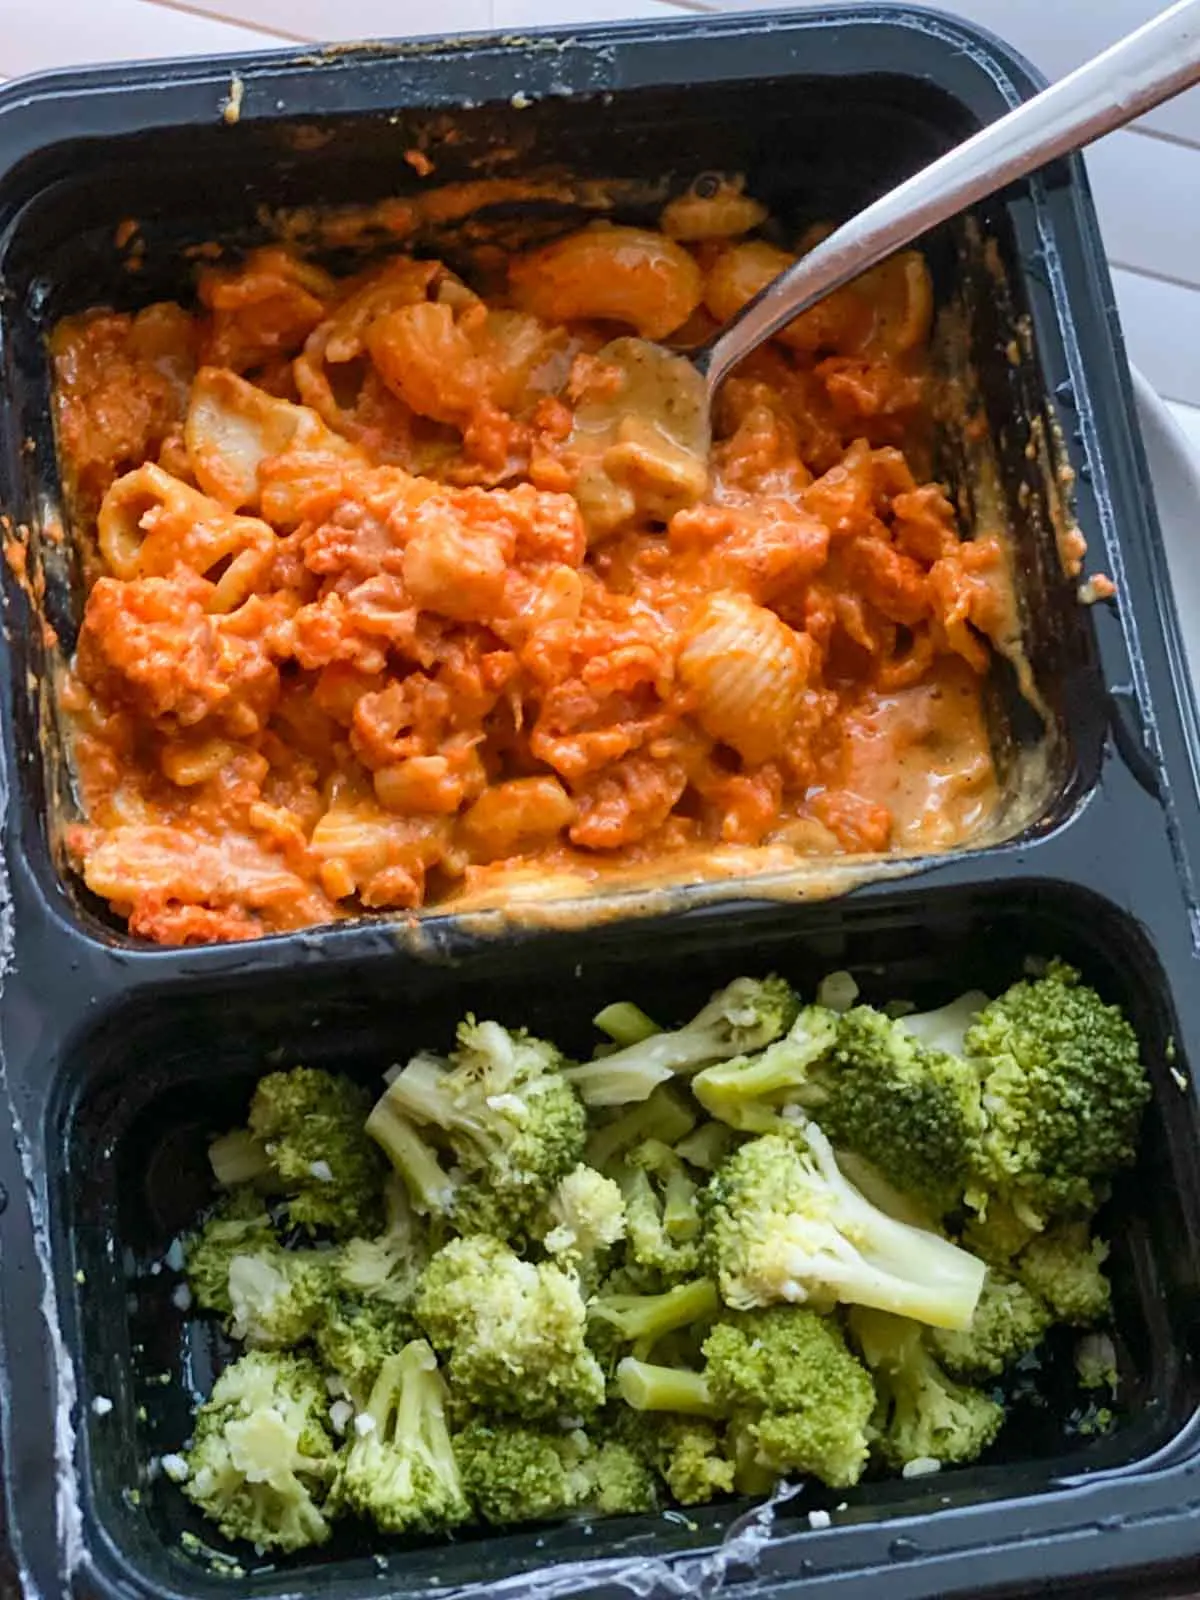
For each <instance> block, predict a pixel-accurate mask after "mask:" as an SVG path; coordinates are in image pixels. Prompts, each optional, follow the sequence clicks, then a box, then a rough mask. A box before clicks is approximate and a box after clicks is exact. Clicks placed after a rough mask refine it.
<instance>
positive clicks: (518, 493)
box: [51, 188, 1012, 944]
mask: <svg viewBox="0 0 1200 1600" xmlns="http://www.w3.org/2000/svg"><path fill="white" fill-rule="evenodd" d="M765 223H766V214H765V210H764V208H763V207H762V206H761V205H759V204H758V202H757V201H755V200H754V199H752V198H751V197H749V196H745V195H743V194H742V193H741V192H740V189H738V188H734V189H731V190H730V191H728V192H723V193H722V194H720V195H719V196H717V197H716V198H715V199H714V198H713V197H708V198H704V197H700V198H696V197H689V196H683V197H679V198H677V199H675V200H673V201H672V202H671V204H670V205H669V206H668V208H667V211H666V213H665V214H664V219H663V228H662V230H659V231H656V230H654V229H650V228H643V227H638V228H633V227H625V226H618V225H615V224H610V223H596V224H592V225H590V226H589V227H587V228H584V229H581V230H578V231H577V232H575V233H571V234H567V235H565V236H563V237H560V238H557V239H553V240H551V241H550V242H548V243H545V242H543V243H539V244H537V245H536V246H533V247H531V248H529V249H526V250H518V251H514V252H511V253H510V254H509V255H508V256H507V257H503V256H502V254H501V252H500V251H499V249H498V248H497V249H495V250H493V251H492V253H491V258H490V266H489V269H488V271H487V272H486V274H484V276H483V277H481V279H480V281H479V282H478V283H475V282H472V283H468V282H466V281H464V280H463V279H462V278H460V277H459V276H458V275H457V274H456V273H454V272H453V271H451V270H450V269H449V268H448V267H446V266H445V265H443V264H442V263H440V262H438V261H436V260H430V259H416V258H415V257H412V256H410V255H407V254H403V253H395V254H393V255H392V256H391V257H390V258H389V259H387V260H385V261H384V262H383V263H382V264H377V265H373V266H371V267H370V268H368V269H366V270H364V271H362V272H361V273H359V274H357V275H355V276H351V277H343V278H337V277H334V276H331V275H330V274H329V273H327V272H325V271H324V270H322V269H321V268H320V267H318V266H316V265H314V264H312V263H311V262H309V261H307V260H305V259H304V258H303V256H301V255H300V254H298V253H296V252H295V251H294V250H292V249H290V248H284V247H281V246H278V247H277V246H272V247H270V248H265V249H260V250H257V251H253V252H251V253H250V254H248V255H246V256H245V257H244V258H242V259H240V260H237V261H231V262H224V261H220V262H218V263H217V264H216V265H207V266H205V267H204V268H203V269H202V270H201V271H200V273H199V275H198V279H197V283H196V293H195V299H194V302H193V304H192V305H191V306H189V307H185V306H181V305H175V304H170V305H166V304H164V305H156V306H151V307H149V308H147V309H146V310H143V311H141V312H139V313H138V314H136V315H132V314H125V313H118V312H114V311H111V310H107V309H97V310H94V311H90V312H86V313H83V314H81V315H78V316H74V317H71V318H68V319H66V320H65V321H63V322H62V323H60V324H59V326H58V327H57V329H56V330H55V333H54V335H53V338H52V341H51V354H52V359H53V363H54V372H55V380H56V383H55V411H56V424H57V430H58V440H59V448H60V455H61V458H62V463H63V469H64V478H65V481H66V485H67V489H68V493H69V503H70V509H71V515H72V519H73V523H74V531H75V534H76V537H77V538H79V539H80V540H81V541H82V542H83V546H84V551H85V557H86V559H85V563H84V565H85V568H86V570H87V573H88V579H89V587H88V593H87V598H86V604H85V609H84V614H83V618H82V624H81V627H80V632H79V640H78V648H77V652H76V656H75V659H74V661H73V663H72V666H71V670H70V672H69V674H68V676H67V679H66V681H65V685H64V688H63V704H64V707H65V711H66V715H67V718H68V722H69V726H70V729H71V739H72V753H73V761H74V770H75V774H76V780H77V792H78V795H79V800H80V805H81V812H82V817H81V820H79V821H77V822H75V823H74V824H72V825H71V827H70V828H69V830H68V840H67V842H68V846H69V850H70V852H71V855H72V858H73V860H74V862H75V863H76V865H77V867H78V870H79V871H80V872H81V874H82V876H83V878H84V880H85V882H86V884H87V885H88V887H89V888H90V889H91V890H92V891H93V892H94V893H95V894H96V895H98V896H100V897H101V898H102V899H104V900H105V901H107V902H108V903H109V904H110V906H111V907H112V909H113V911H114V912H115V913H116V914H117V916H119V917H120V918H122V919H124V920H125V921H126V922H127V924H128V926H129V928H130V929H131V930H132V931H133V932H134V933H135V934H138V935H141V936H144V937H146V938H149V939H151V940H156V941H159V942H162V943H169V944H181V943H192V942H204V941H210V940H227V939H242V938H251V937H254V936H257V935H260V934H263V933H272V932H283V931H289V930H293V929H296V928H301V927H307V926H312V925H315V924H321V923H324V922H331V921H335V920H337V919H339V918H343V917H346V916H350V915H356V914H361V913H363V912H364V911H391V912H403V913H409V912H412V911H414V910H416V909H418V908H422V907H426V906H430V905H446V906H448V907H453V906H462V907H472V906H478V905H486V904H503V903H505V902H506V901H509V900H511V901H513V902H517V901H520V900H528V899H530V898H531V897H533V898H536V897H537V896H538V894H539V893H544V894H546V895H551V894H554V893H558V892H565V891H566V890H567V889H574V890H578V889H580V888H586V887H588V886H594V887H604V886H605V885H606V884H636V885H645V884H648V883H651V882H663V881H681V880H686V879H694V878H704V877H707V876H717V875H730V874H735V873H741V872H753V871H754V870H756V869H757V868H760V867H766V866H770V867H778V866H780V865H781V864H786V863H787V862H788V861H795V860H796V859H797V858H798V857H799V856H802V855H803V856H813V855H816V856H830V855H845V854H855V853H862V852H879V851H889V850H901V851H904V850H908V851H911V850H922V849H945V848H949V847H952V846H954V845H956V844H958V843H960V842H962V841H963V840H964V839H966V838H968V837H969V836H970V835H971V834H972V832H973V831H974V830H976V829H978V828H979V827H980V826H981V825H982V824H984V823H985V822H986V820H987V818H988V816H989V814H990V812H991V810H992V809H993V807H994V805H995V798H996V791H995V775H994V771H993V767H992V762H991V756H990V752H989V745H988V739H987V734H986V730H985V726H984V718H983V713H982V702H981V693H980V684H981V680H982V677H983V675H984V674H985V673H986V671H987V669H988V665H989V661H990V648H991V642H992V641H996V640H999V639H1000V638H1001V637H1002V636H1003V637H1007V636H1008V634H1009V632H1010V631H1011V626H1012V602H1011V596H1010V588H1009V579H1008V569H1007V562H1006V557H1005V552H1004V549H1003V548H1002V546H1001V544H1000V542H999V541H998V540H996V539H994V538H984V537H978V538H975V539H973V540H966V539H964V538H963V537H962V534H961V530H960V529H959V528H958V526H957V525H956V520H955V513H954V510H953V508H952V506H951V504H950V501H949V500H948V499H947V497H946V494H945V492H944V491H943V489H942V487H940V486H939V485H937V484H936V483H932V482H930V481H928V480H927V477H926V470H925V469H924V468H923V466H922V462H923V460H924V450H925V446H924V441H925V439H926V432H927V419H928V408H929V393H928V389H929V385H930V381H931V380H930V379H929V377H928V375H927V371H926V347H927V343H928V338H929V329H930V322H931V308H932V296H931V290H930V285H929V279H928V274H927V272H926V270H925V266H924V263H923V261H922V260H921V258H920V257H919V256H917V255H914V254H911V253H909V254H905V255H902V256H900V257H897V258H896V259H895V260H893V261H891V262H888V263H886V264H885V265H884V266H883V267H880V268H877V269H876V271H875V272H873V273H871V274H869V275H868V276H867V277H866V278H864V279H863V280H861V281H860V282H859V283H857V284H854V285H851V286H850V287H849V288H847V289H845V290H842V291H840V293H839V294H838V295H835V296H833V297H832V298H831V299H830V300H829V301H828V302H826V303H825V304H824V305H822V306H818V307H817V308H815V309H814V310H813V311H810V312H808V313H806V314H805V316H804V317H802V318H799V319H797V321H796V322H795V323H793V324H792V326H791V327H789V328H787V329H785V330H784V331H783V332H782V334H781V335H780V336H779V338H778V339H777V340H776V341H774V342H773V343H772V344H771V345H769V346H768V347H766V348H764V349H763V350H761V351H759V352H757V353H756V354H755V355H754V356H753V357H751V358H750V359H749V360H748V361H747V362H746V363H745V364H744V366H743V367H742V368H741V369H740V370H739V371H738V372H737V373H736V374H735V375H734V376H733V377H732V378H730V379H729V380H728V381H727V382H726V384H725V386H724V388H723V390H722V392H721V394H720V396H719V399H718V405H717V410H716V415H715V417H714V443H713V447H712V451H711V458H710V460H709V463H708V475H707V477H708V481H707V486H706V487H705V488H704V491H703V493H702V494H699V498H697V495H698V493H699V488H700V485H699V483H698V482H697V481H695V480H694V475H693V479H691V480H689V479H688V477H687V473H686V470H685V469H686V463H684V464H683V465H682V466H681V464H680V462H678V461H675V460H673V459H667V458H666V457H664V456H663V455H662V453H661V451H660V452H659V454H658V455H656V454H655V451H656V448H657V446H656V445H655V439H656V438H661V434H660V433H659V432H656V422H655V418H654V416H653V415H642V414H641V413H640V411H639V410H638V408H637V406H636V405H635V406H634V407H633V408H632V410H631V414H630V416H629V418H628V419H627V425H625V423H624V422H623V424H622V432H621V439H620V442H619V445H617V446H614V450H616V451H617V452H618V453H619V456H620V459H619V461H617V460H616V457H615V456H614V458H613V461H609V460H607V458H606V467H607V468H610V469H611V470H612V476H613V478H614V480H616V481H618V483H619V493H617V494H615V496H613V497H612V498H611V501H610V503H608V504H607V505H606V507H605V513H604V519H603V520H597V519H595V518H592V519H588V520H585V515H584V512H583V511H582V510H581V505H583V506H584V507H586V505H587V503H588V501H587V492H588V491H587V481H586V480H587V473H588V470H589V466H588V462H587V458H586V455H585V454H584V453H582V452H581V450H580V448H579V440H580V437H581V435H580V432H579V429H578V428H577V427H576V420H577V416H578V417H579V418H581V419H582V418H586V416H587V415H589V412H588V407H589V406H594V405H595V403H596V397H597V396H598V395H599V396H601V397H603V395H604V394H605V392H606V385H608V386H609V387H610V390H611V384H612V382H613V381H614V380H613V376H612V371H611V370H610V369H608V368H606V365H605V361H604V359H603V356H602V355H601V352H602V350H603V347H604V346H605V344H606V343H607V342H608V341H609V340H611V339H613V338H614V337H619V336H623V335H639V336H648V337H652V338H655V339H659V340H664V341H666V342H668V343H672V342H674V343H677V344H679V345H686V344H688V343H690V342H694V341H695V340H697V339H700V338H703V337H704V336H705V335H706V334H707V332H709V331H710V330H711V328H712V327H713V326H714V318H720V317H725V316H728V315H729V314H730V313H731V312H732V311H734V310H736V309H737V307H738V306H739V305H741V304H742V303H744V301H745V300H746V299H747V298H749V297H750V296H751V295H753V294H754V293H756V292H757V290H758V289H759V288H761V286H762V284H763V283H764V282H765V281H766V280H767V279H768V278H769V277H770V276H771V275H772V274H773V273H774V272H776V271H778V270H779V269H780V267H781V266H783V265H786V263H787V261H789V260H790V259H793V256H794V253H795V251H791V252H789V251H786V250H783V249H781V248H780V247H779V246H778V244H777V243H774V242H768V240H767V239H766V238H764V237H762V236H760V234H759V230H760V228H761V227H762V226H763V225H764V224H765ZM771 237H772V239H773V240H778V238H779V237H780V236H779V234H778V232H776V231H772V234H771ZM794 243H795V249H796V250H799V249H802V248H804V246H805V241H804V240H797V241H795V242H794ZM580 427H582V423H581V424H580ZM614 461H615V462H616V465H615V466H614V464H613V463H614ZM618 467H619V469H620V471H619V474H618V472H617V470H616V469H617V468H618Z"/></svg>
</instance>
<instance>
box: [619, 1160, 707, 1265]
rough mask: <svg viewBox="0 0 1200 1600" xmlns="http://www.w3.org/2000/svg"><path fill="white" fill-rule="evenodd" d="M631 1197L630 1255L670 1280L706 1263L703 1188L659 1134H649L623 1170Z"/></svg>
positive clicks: (628, 1199)
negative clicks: (701, 1205) (700, 1198)
mask: <svg viewBox="0 0 1200 1600" xmlns="http://www.w3.org/2000/svg"><path fill="white" fill-rule="evenodd" d="M616 1178H617V1183H618V1184H619V1185H620V1189H621V1193H622V1195H623V1196H624V1199H625V1239H626V1255H627V1257H628V1259H629V1260H630V1261H632V1262H633V1264H634V1265H635V1266H639V1267H647V1268H650V1269H651V1270H653V1271H655V1272H660V1273H661V1274H662V1275H663V1277H664V1278H665V1279H667V1280H668V1281H670V1280H674V1279H678V1278H688V1277H691V1276H693V1275H694V1274H695V1273H696V1271H697V1269H698V1268H699V1265H700V1232H701V1218H700V1209H699V1204H698V1195H699V1190H698V1189H697V1186H696V1183H695V1180H694V1179H693V1178H692V1176H691V1174H690V1173H689V1172H688V1169H687V1166H686V1164H685V1163H684V1162H683V1161H681V1160H680V1159H679V1157H678V1156H677V1155H676V1154H675V1152H674V1151H673V1150H672V1149H670V1148H669V1147H668V1146H667V1145H665V1144H662V1143H661V1142H660V1141H659V1140H657V1139H646V1140H644V1141H643V1142H642V1143H641V1144H640V1145H638V1146H637V1147H636V1148H635V1149H633V1150H631V1151H630V1152H629V1153H628V1155H627V1157H626V1165H625V1166H623V1167H620V1168H618V1169H617V1173H616Z"/></svg>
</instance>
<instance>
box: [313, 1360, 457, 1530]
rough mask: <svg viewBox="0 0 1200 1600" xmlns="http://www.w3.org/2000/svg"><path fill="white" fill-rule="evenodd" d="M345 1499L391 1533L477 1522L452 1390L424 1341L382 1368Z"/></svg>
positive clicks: (350, 1454)
mask: <svg viewBox="0 0 1200 1600" xmlns="http://www.w3.org/2000/svg"><path fill="white" fill-rule="evenodd" d="M337 1496H338V1500H339V1502H340V1503H344V1504H345V1505H348V1506H350V1507H352V1508H353V1509H354V1510H355V1511H358V1512H360V1513H361V1514H362V1515H363V1516H368V1517H371V1518H372V1519H373V1520H374V1522H375V1523H376V1524H377V1525H378V1526H379V1527H380V1528H382V1529H383V1531H384V1532H385V1533H437V1532H440V1531H441V1530H443V1529H445V1528H453V1527H456V1526H457V1525H458V1524H459V1523H460V1522H465V1521H466V1520H467V1518H468V1516H469V1515H470V1507H469V1506H468V1504H467V1498H466V1495H465V1493H464V1491H463V1485H462V1480H461V1479H460V1477H459V1473H458V1465H457V1462H456V1461H455V1457H454V1449H453V1446H452V1445H451V1442H450V1430H449V1428H448V1427H447V1425H446V1386H445V1384H444V1382H443V1381H442V1376H441V1374H440V1373H439V1371H438V1365H437V1358H436V1357H435V1355H434V1353H433V1351H432V1350H431V1349H430V1348H429V1346H428V1345H427V1344H426V1342H425V1341H424V1339H414V1340H413V1341H412V1342H411V1343H410V1344H406V1345H405V1346H404V1348H403V1350H400V1351H398V1352H397V1353H396V1354H395V1355H390V1356H388V1357H387V1359H386V1360H385V1361H384V1363H383V1365H382V1366H381V1367H380V1369H379V1376H378V1377H377V1378H376V1379H375V1382H374V1384H373V1386H372V1388H371V1396H370V1399H369V1400H368V1401H367V1409H366V1411H365V1412H363V1413H361V1414H360V1416H359V1417H357V1418H356V1419H355V1424H354V1438H353V1441H352V1443H351V1445H350V1448H349V1450H348V1451H347V1452H346V1456H345V1459H344V1460H343V1462H342V1467H341V1472H340V1473H339V1476H338V1484H337Z"/></svg>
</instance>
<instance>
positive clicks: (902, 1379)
mask: <svg viewBox="0 0 1200 1600" xmlns="http://www.w3.org/2000/svg"><path fill="white" fill-rule="evenodd" d="M849 1320H850V1331H851V1334H852V1335H853V1337H854V1340H855V1342H856V1343H857V1345H858V1347H859V1350H860V1351H861V1352H862V1357H863V1360H864V1361H865V1362H866V1364H867V1366H868V1367H870V1369H871V1371H872V1372H873V1373H874V1375H875V1387H876V1391H877V1394H878V1404H877V1407H876V1413H875V1418H874V1430H875V1439H874V1445H875V1449H876V1450H877V1451H878V1453H879V1455H880V1456H881V1457H882V1458H883V1460H884V1461H885V1462H886V1463H887V1465H888V1466H890V1467H892V1468H894V1469H897V1470H900V1469H903V1468H904V1467H905V1466H907V1465H908V1464H909V1462H912V1461H931V1462H932V1461H937V1462H941V1463H956V1462H965V1461H974V1460H975V1459H976V1457H977V1456H979V1455H981V1454H982V1453H983V1451H984V1450H986V1449H987V1447H988V1445H990V1444H991V1442H992V1440H993V1439H994V1438H995V1437H996V1435H997V1433H998V1432H999V1431H1000V1426H1001V1424H1002V1423H1003V1421H1004V1407H1003V1406H1001V1405H999V1404H997V1402H996V1401H995V1400H992V1399H991V1398H990V1397H989V1396H988V1395H986V1394H984V1393H983V1391H982V1390H980V1389H973V1388H970V1387H969V1386H968V1385H966V1384H961V1383H956V1382H955V1381H954V1380H953V1379H952V1378H949V1377H947V1375H946V1374H945V1373H944V1372H943V1371H942V1369H941V1367H940V1366H939V1365H938V1363H937V1361H936V1360H935V1359H934V1357H933V1355H932V1354H931V1352H930V1350H929V1347H928V1345H927V1344H926V1342H925V1337H924V1330H923V1329H922V1327H921V1325H920V1324H919V1323H916V1322H912V1321H910V1320H909V1319H908V1318H907V1317H894V1316H890V1315H889V1314H888V1313H887V1312H884V1311H873V1310H867V1309H866V1308H864V1307H860V1306H855V1307H854V1309H853V1310H852V1311H851V1312H850V1319H849Z"/></svg>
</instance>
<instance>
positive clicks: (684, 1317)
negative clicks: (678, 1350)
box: [588, 1278, 721, 1343]
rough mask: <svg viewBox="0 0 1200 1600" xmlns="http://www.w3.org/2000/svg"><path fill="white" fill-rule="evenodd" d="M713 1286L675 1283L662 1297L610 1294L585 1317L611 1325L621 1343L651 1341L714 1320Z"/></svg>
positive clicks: (716, 1297)
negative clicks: (618, 1334)
mask: <svg viewBox="0 0 1200 1600" xmlns="http://www.w3.org/2000/svg"><path fill="white" fill-rule="evenodd" d="M720 1303H721V1301H720V1297H719V1295H718V1294H717V1286H716V1284H715V1283H713V1282H711V1280H710V1279H708V1278H697V1279H695V1280H694V1281H693V1282H691V1283H677V1284H676V1285H675V1287H674V1288H673V1289H668V1290H667V1291H666V1293H665V1294H613V1295H605V1296H602V1297H601V1298H600V1299H598V1300H594V1301H593V1302H592V1304H591V1305H590V1306H589V1308H588V1311H589V1314H590V1315H591V1316H593V1317H599V1318H600V1320H601V1321H602V1322H608V1323H611V1324H612V1326H613V1327H614V1328H616V1329H617V1331H618V1332H619V1333H620V1335H621V1337H622V1338H623V1339H628V1340H629V1341H630V1343H633V1342H634V1341H635V1340H639V1341H640V1340H649V1341H654V1340H657V1339H661V1338H662V1337H663V1336H664V1334H668V1333H673V1332H674V1331H675V1329H676V1328H688V1327H691V1325H692V1323H694V1322H703V1321H705V1320H706V1319H707V1318H708V1317H711V1316H714V1315H715V1314H716V1312H717V1310H718V1308H719V1306H720Z"/></svg>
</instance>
